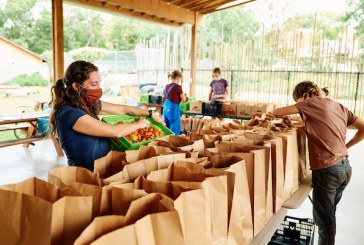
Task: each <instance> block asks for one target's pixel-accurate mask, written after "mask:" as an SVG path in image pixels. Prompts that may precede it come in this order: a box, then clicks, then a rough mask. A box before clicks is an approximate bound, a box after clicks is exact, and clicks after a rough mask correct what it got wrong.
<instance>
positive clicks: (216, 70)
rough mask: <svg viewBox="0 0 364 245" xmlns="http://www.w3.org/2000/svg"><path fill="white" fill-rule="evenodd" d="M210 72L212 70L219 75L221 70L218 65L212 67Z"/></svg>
mask: <svg viewBox="0 0 364 245" xmlns="http://www.w3.org/2000/svg"><path fill="white" fill-rule="evenodd" d="M212 72H213V73H218V74H220V75H221V70H220V68H219V67H216V68H214V69H213V70H212Z"/></svg>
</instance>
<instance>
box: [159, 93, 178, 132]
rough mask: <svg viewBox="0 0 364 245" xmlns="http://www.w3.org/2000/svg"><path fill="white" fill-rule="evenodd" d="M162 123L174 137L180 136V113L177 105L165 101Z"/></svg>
mask: <svg viewBox="0 0 364 245" xmlns="http://www.w3.org/2000/svg"><path fill="white" fill-rule="evenodd" d="M163 121H164V123H165V124H166V126H167V127H168V128H169V129H170V130H172V131H173V133H174V134H175V135H180V134H181V112H180V108H179V104H176V103H173V102H171V101H170V100H168V99H166V101H165V103H164V108H163Z"/></svg>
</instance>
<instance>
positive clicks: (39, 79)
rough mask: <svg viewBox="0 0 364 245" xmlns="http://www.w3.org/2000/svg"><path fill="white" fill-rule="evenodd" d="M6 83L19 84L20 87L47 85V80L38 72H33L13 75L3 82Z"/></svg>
mask: <svg viewBox="0 0 364 245" xmlns="http://www.w3.org/2000/svg"><path fill="white" fill-rule="evenodd" d="M5 84H6V85H19V86H22V87H31V86H48V85H49V81H48V80H47V79H45V78H44V77H43V76H42V75H41V74H40V73H39V72H35V73H33V74H32V75H28V74H22V75H19V76H16V77H14V78H13V79H11V80H9V81H8V82H6V83H5Z"/></svg>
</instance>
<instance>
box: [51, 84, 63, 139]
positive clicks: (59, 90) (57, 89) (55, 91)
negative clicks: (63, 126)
mask: <svg viewBox="0 0 364 245" xmlns="http://www.w3.org/2000/svg"><path fill="white" fill-rule="evenodd" d="M65 90H66V86H65V83H64V79H63V78H62V79H58V80H57V81H56V83H55V84H54V85H53V86H52V88H51V96H52V97H51V101H50V102H49V107H50V108H53V110H52V113H51V118H50V119H51V120H50V125H51V135H53V136H54V135H55V134H56V118H55V116H54V113H55V111H56V110H57V109H58V108H55V107H57V105H55V104H56V101H60V100H63V99H64V96H65Z"/></svg>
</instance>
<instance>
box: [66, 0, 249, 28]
mask: <svg viewBox="0 0 364 245" xmlns="http://www.w3.org/2000/svg"><path fill="white" fill-rule="evenodd" d="M64 1H65V2H70V3H74V4H79V5H82V6H89V7H91V8H95V9H98V10H102V11H106V12H111V13H114V14H121V15H127V16H131V17H136V18H141V19H145V20H149V21H153V22H157V23H161V24H166V25H172V26H181V25H183V24H192V25H193V24H194V23H200V22H202V21H203V18H202V17H203V16H202V15H203V14H208V13H212V12H216V11H220V10H222V9H226V8H230V7H234V6H237V5H241V4H244V3H247V2H252V1H255V0H247V1H246V2H237V4H233V3H234V2H235V0H64ZM229 3H232V5H227V6H226V7H224V5H226V4H229ZM219 8H220V9H219Z"/></svg>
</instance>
